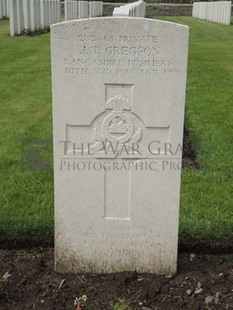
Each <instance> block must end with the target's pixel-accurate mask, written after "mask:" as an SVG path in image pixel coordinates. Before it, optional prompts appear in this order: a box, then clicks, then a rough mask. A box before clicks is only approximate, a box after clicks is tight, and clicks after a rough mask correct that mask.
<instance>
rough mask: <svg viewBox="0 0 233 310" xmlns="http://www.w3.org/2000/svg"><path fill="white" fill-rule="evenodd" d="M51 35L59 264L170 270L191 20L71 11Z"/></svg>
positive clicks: (74, 268) (70, 268)
mask: <svg viewBox="0 0 233 310" xmlns="http://www.w3.org/2000/svg"><path fill="white" fill-rule="evenodd" d="M51 44H52V45H51V46H52V84H53V119H54V171H55V253H56V254H55V260H56V270H57V271H59V272H95V273H100V272H119V271H124V270H127V271H134V270H137V271H138V272H152V273H158V274H169V273H174V272H175V271H176V261H177V245H178V222H179V197H180V175H181V171H180V166H181V144H182V136H183V121H184V102H185V85H186V68H187V52H188V27H187V26H183V25H179V24H174V23H169V22H163V21H158V20H150V19H140V18H139V19H133V18H124V17H123V18H121V17H118V18H114V17H110V18H96V19H85V20H76V21H70V22H64V23H60V24H55V25H53V26H52V29H51ZM167 148H168V149H170V151H171V152H170V151H168V150H167Z"/></svg>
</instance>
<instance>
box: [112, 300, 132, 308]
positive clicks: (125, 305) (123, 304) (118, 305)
mask: <svg viewBox="0 0 233 310" xmlns="http://www.w3.org/2000/svg"><path fill="white" fill-rule="evenodd" d="M111 310H131V308H130V306H129V303H128V301H127V300H125V299H124V298H122V299H118V301H117V303H116V304H114V305H111Z"/></svg>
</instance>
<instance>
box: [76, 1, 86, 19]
mask: <svg viewBox="0 0 233 310" xmlns="http://www.w3.org/2000/svg"><path fill="white" fill-rule="evenodd" d="M88 6H89V5H88V1H78V12H79V16H78V18H87V17H88V14H89V13H88Z"/></svg>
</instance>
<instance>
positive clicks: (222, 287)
mask: <svg viewBox="0 0 233 310" xmlns="http://www.w3.org/2000/svg"><path fill="white" fill-rule="evenodd" d="M232 258H233V255H229V254H228V255H194V254H191V255H190V254H181V255H179V259H178V272H177V275H176V276H174V277H171V276H170V275H168V276H156V275H151V274H138V273H136V272H133V273H126V272H124V273H118V274H108V275H106V274H101V275H96V274H88V275H85V274H72V275H71V274H65V275H63V274H59V273H56V272H55V271H54V268H53V260H54V256H53V249H51V248H50V249H31V250H21V251H9V250H0V309H1V310H5V309H10V310H13V309H14V310H21V309H22V310H25V309H46V310H50V309H56V310H59V309H62V310H66V309H75V307H74V300H75V298H76V297H77V298H79V297H82V296H83V295H86V296H87V301H86V302H85V303H84V306H83V307H81V308H80V309H81V310H105V309H111V306H110V305H111V304H113V303H115V302H116V301H117V298H125V299H126V300H128V301H129V303H130V306H131V309H133V310H136V309H143V310H155V309H157V310H159V309H164V310H168V309H174V310H179V309H190V310H195V309H218V310H219V309H232V308H233V260H232ZM2 276H3V278H2ZM76 309H78V308H77V307H76ZM80 309H79V310H80Z"/></svg>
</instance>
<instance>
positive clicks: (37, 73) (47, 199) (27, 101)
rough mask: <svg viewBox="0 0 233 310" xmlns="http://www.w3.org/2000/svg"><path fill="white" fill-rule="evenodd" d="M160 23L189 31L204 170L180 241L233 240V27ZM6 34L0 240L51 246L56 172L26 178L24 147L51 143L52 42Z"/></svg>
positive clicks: (2, 30)
mask: <svg viewBox="0 0 233 310" xmlns="http://www.w3.org/2000/svg"><path fill="white" fill-rule="evenodd" d="M163 19H164V20H169V21H173V22H178V23H184V24H187V25H188V26H189V27H190V49H189V66H188V83H187V97H186V127H187V128H188V129H189V131H190V134H191V138H192V140H193V143H194V147H195V150H196V153H197V160H198V162H199V164H200V167H201V168H200V169H199V170H189V169H185V170H183V173H182V190H181V216H180V235H181V236H182V237H194V238H207V239H221V238H232V237H233V178H232V177H233V169H232V166H233V155H232V154H233V40H232V37H233V26H229V27H227V26H221V25H219V24H214V23H209V22H205V21H201V20H197V19H193V18H191V17H167V18H163ZM8 32H9V28H8V21H6V20H4V21H0V132H1V134H0V163H1V164H0V184H1V185H0V238H11V239H13V240H14V239H18V238H24V237H27V238H30V237H31V238H34V237H35V238H36V237H37V238H38V237H43V238H47V237H50V236H51V235H52V234H53V172H52V171H22V169H21V153H22V152H21V142H22V140H25V139H35V140H38V139H39V140H49V139H52V109H51V76H50V46H49V34H44V35H41V36H37V37H26V36H22V37H14V38H12V37H10V36H9V35H8ZM50 156H52V151H51V152H50Z"/></svg>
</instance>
